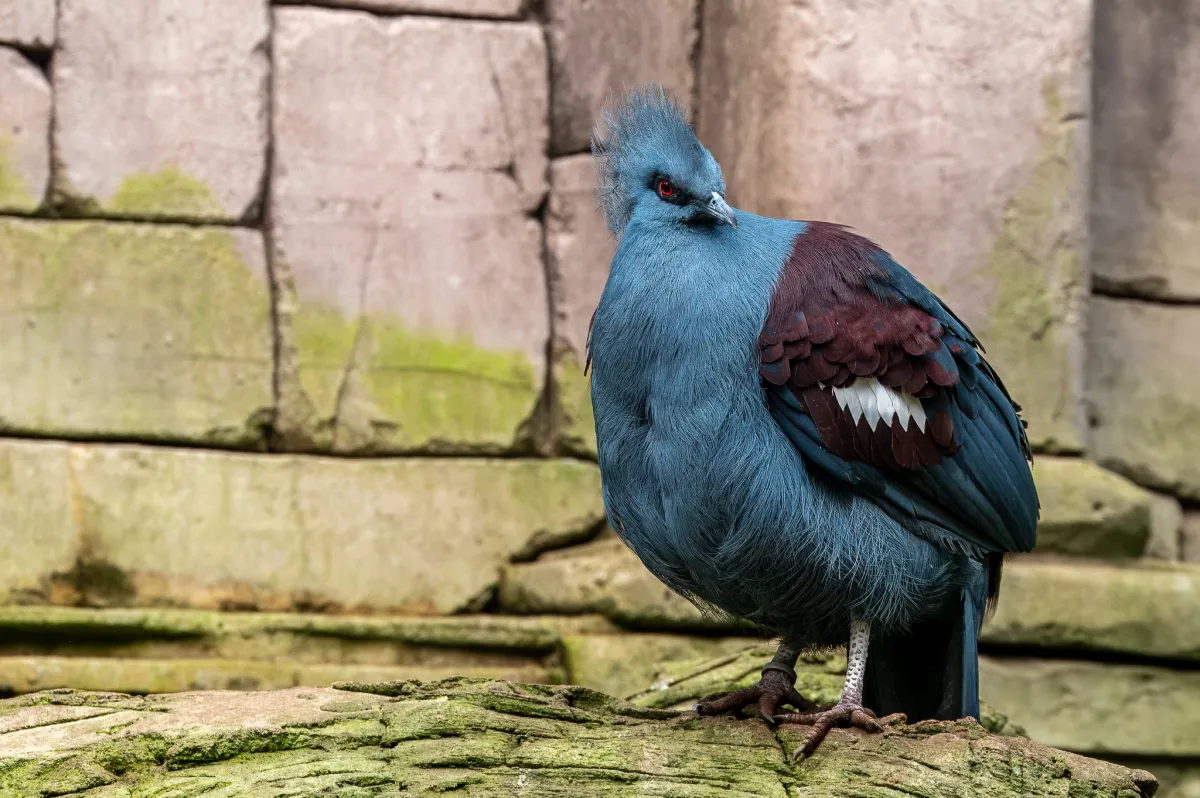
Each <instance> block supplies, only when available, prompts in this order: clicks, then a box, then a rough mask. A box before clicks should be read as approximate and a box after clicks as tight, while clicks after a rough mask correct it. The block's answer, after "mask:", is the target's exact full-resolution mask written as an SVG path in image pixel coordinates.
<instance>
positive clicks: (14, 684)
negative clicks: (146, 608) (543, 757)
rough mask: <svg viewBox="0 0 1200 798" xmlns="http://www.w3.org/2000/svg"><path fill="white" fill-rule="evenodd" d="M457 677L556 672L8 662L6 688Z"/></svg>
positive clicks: (4, 664)
mask: <svg viewBox="0 0 1200 798" xmlns="http://www.w3.org/2000/svg"><path fill="white" fill-rule="evenodd" d="M451 676H457V677H467V678H481V679H497V678H501V679H512V680H514V681H519V682H526V683H532V684H544V683H545V682H547V681H548V679H549V676H550V673H549V671H548V670H547V669H546V668H545V667H544V666H543V665H541V664H540V663H533V662H531V663H525V664H523V665H519V666H515V667H514V666H508V667H504V666H499V667H496V666H486V665H485V666H472V665H464V664H463V663H455V664H454V665H451V666H449V667H430V666H419V667H413V666H404V665H358V664H350V663H305V662H288V661H286V660H285V661H281V662H265V661H262V660H230V659H182V658H170V659H142V658H139V659H125V658H120V657H55V656H0V689H3V690H5V691H6V692H8V693H10V694H11V693H18V694H19V693H33V692H37V691H40V690H51V689H55V688H62V687H71V688H74V689H78V690H100V691H104V692H117V693H138V694H144V693H182V692H190V691H193V690H281V689H285V688H288V687H325V686H327V685H329V684H331V683H333V682H337V681H362V680H367V681H393V680H401V679H421V680H433V679H445V678H449V677H451Z"/></svg>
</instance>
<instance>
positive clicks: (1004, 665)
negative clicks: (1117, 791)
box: [979, 657, 1200, 758]
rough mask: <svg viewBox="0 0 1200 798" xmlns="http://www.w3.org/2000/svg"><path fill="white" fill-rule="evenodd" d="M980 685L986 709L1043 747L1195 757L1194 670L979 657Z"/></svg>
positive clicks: (1197, 677) (1198, 682) (1198, 723)
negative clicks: (986, 702) (1016, 726)
mask: <svg viewBox="0 0 1200 798" xmlns="http://www.w3.org/2000/svg"><path fill="white" fill-rule="evenodd" d="M979 685H980V687H979V689H980V694H981V695H982V696H983V697H984V698H985V699H986V700H987V701H988V702H989V703H990V704H991V705H992V706H994V707H995V708H996V709H997V710H998V711H1000V712H1002V713H1004V714H1005V715H1007V716H1008V717H1009V718H1011V719H1012V721H1013V722H1014V723H1016V724H1017V725H1019V726H1021V727H1023V728H1024V729H1025V730H1026V731H1027V732H1028V734H1029V736H1030V737H1031V738H1033V739H1035V740H1037V741H1038V742H1041V743H1045V744H1046V745H1053V746H1058V747H1061V748H1068V749H1070V750H1072V751H1079V752H1081V753H1091V754H1097V755H1105V756H1107V755H1112V754H1121V755H1123V756H1147V757H1191V758H1195V757H1200V671H1180V670H1172V669H1169V668H1155V667H1149V666H1144V665H1115V664H1102V663H1098V662H1083V661H1075V660H1037V659H1006V658H994V657H983V658H981V661H980V674H979Z"/></svg>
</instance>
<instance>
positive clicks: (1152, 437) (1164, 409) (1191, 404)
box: [1120, 390, 1200, 500]
mask: <svg viewBox="0 0 1200 798" xmlns="http://www.w3.org/2000/svg"><path fill="white" fill-rule="evenodd" d="M1152 397H1153V398H1152V402H1151V403H1150V404H1148V405H1143V406H1142V407H1141V410H1140V412H1138V414H1137V420H1138V422H1139V423H1137V425H1136V428H1135V427H1133V426H1131V427H1130V429H1131V431H1134V430H1136V434H1133V435H1129V436H1128V439H1129V442H1128V443H1127V444H1126V447H1127V448H1126V452H1125V454H1124V456H1123V457H1122V461H1121V463H1120V466H1121V468H1122V469H1123V470H1124V471H1127V472H1132V473H1131V476H1133V478H1134V479H1137V480H1138V481H1139V482H1141V483H1143V484H1145V485H1151V486H1154V487H1157V488H1161V489H1163V490H1168V491H1172V492H1174V493H1176V494H1178V495H1179V496H1182V497H1183V498H1185V499H1192V500H1200V463H1198V462H1197V458H1196V450H1195V448H1194V446H1193V445H1192V442H1193V441H1194V440H1195V434H1194V431H1195V430H1200V406H1198V405H1197V403H1196V402H1195V400H1194V398H1193V396H1190V395H1186V394H1184V395H1176V394H1173V393H1171V392H1169V391H1166V390H1163V391H1156V392H1154V393H1153V394H1152ZM1141 463H1146V464H1149V465H1146V466H1140V465H1138V464H1141ZM1130 464H1133V465H1130Z"/></svg>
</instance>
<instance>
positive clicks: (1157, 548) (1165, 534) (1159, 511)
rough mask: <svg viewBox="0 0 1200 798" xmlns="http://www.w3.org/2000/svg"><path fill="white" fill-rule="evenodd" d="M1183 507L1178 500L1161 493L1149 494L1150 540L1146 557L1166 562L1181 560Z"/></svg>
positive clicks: (1147, 543)
mask: <svg viewBox="0 0 1200 798" xmlns="http://www.w3.org/2000/svg"><path fill="white" fill-rule="evenodd" d="M1182 545H1183V506H1182V505H1181V504H1180V503H1179V499H1176V498H1175V497H1174V496H1167V495H1166V494H1163V493H1151V494H1150V539H1149V540H1148V541H1146V556H1147V557H1149V558H1150V559H1152V560H1166V561H1168V562H1171V561H1175V560H1180V559H1182V556H1181V553H1180V547H1181V546H1182Z"/></svg>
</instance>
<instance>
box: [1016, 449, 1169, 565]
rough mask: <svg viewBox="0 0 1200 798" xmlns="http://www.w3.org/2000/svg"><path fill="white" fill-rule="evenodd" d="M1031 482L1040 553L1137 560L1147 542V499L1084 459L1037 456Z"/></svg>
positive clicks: (1112, 474)
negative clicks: (1038, 514)
mask: <svg viewBox="0 0 1200 798" xmlns="http://www.w3.org/2000/svg"><path fill="white" fill-rule="evenodd" d="M1033 477H1034V481H1035V482H1036V483H1037V487H1038V495H1039V497H1040V499H1041V503H1042V514H1041V518H1040V520H1039V522H1038V530H1037V532H1038V545H1037V550H1038V552H1039V553H1057V554H1072V555H1076V556H1091V557H1117V558H1120V557H1140V556H1141V555H1142V554H1143V553H1144V551H1145V549H1146V542H1147V540H1149V537H1150V523H1151V515H1150V513H1151V504H1150V501H1151V497H1150V494H1149V493H1147V492H1146V491H1145V490H1143V489H1142V488H1139V487H1138V486H1137V485H1135V484H1133V483H1132V482H1130V481H1129V480H1127V479H1125V478H1124V477H1121V476H1119V475H1117V474H1114V473H1112V472H1111V471H1106V470H1105V469H1103V468H1101V467H1100V466H1098V465H1096V464H1095V463H1092V462H1090V461H1087V460H1082V459H1075V458H1067V457H1039V458H1038V459H1037V460H1036V461H1035V462H1034V464H1033Z"/></svg>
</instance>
